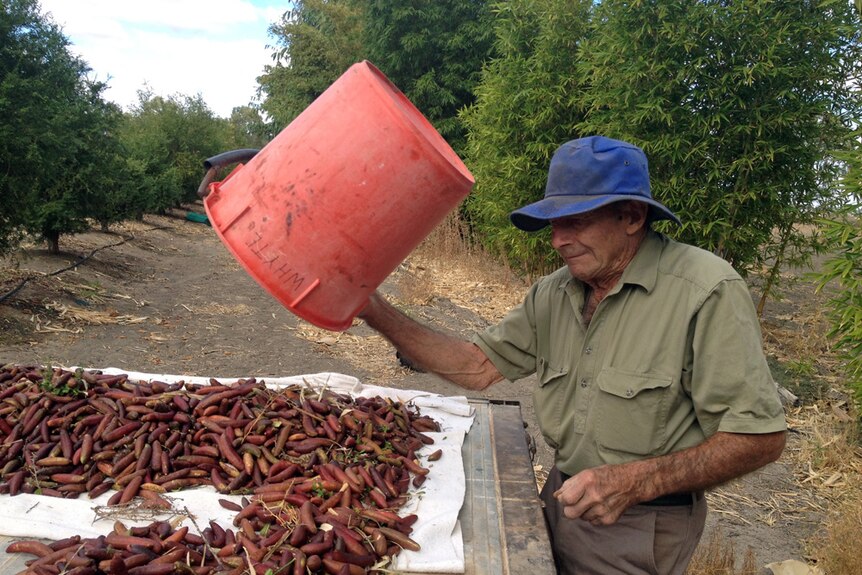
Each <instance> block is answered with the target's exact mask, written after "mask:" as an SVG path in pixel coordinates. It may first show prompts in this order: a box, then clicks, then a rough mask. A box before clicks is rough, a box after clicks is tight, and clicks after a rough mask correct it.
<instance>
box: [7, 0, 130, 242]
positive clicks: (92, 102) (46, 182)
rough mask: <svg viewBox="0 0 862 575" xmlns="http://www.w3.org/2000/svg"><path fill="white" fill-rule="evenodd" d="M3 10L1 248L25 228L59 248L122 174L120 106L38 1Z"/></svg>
mask: <svg viewBox="0 0 862 575" xmlns="http://www.w3.org/2000/svg"><path fill="white" fill-rule="evenodd" d="M2 7H3V10H2V13H0V164H2V167H0V195H2V199H3V201H2V205H3V209H2V210H0V251H5V250H8V249H10V248H11V247H12V246H14V245H15V242H16V241H17V240H18V239H19V238H20V237H21V234H22V233H23V232H26V233H29V234H31V235H33V236H37V237H41V238H43V239H45V240H47V241H48V244H49V248H50V249H51V251H53V252H57V251H59V239H60V235H61V234H63V233H74V232H77V231H81V230H84V229H86V228H87V227H88V226H89V223H88V218H90V217H92V216H93V215H94V210H95V209H97V208H99V207H103V206H104V205H105V204H104V197H105V195H106V194H108V193H109V191H113V190H114V188H115V185H116V184H117V182H118V181H120V180H122V177H121V175H119V174H118V173H116V172H112V171H111V166H112V165H114V161H115V160H116V159H117V156H116V154H117V150H116V149H114V148H112V146H111V145H110V144H109V140H110V138H111V133H112V132H113V130H114V127H115V126H116V121H117V117H118V116H117V114H118V110H117V109H116V107H113V108H112V107H111V106H109V105H107V104H106V103H105V102H104V101H103V100H102V97H101V94H102V91H103V90H104V89H105V87H106V86H105V85H104V84H102V83H98V82H93V81H90V80H89V79H88V78H87V73H88V72H89V68H88V67H87V65H86V63H85V62H84V61H82V60H80V59H79V58H77V57H75V56H73V55H72V54H71V52H70V51H69V49H68V45H69V42H68V40H67V39H66V37H65V36H64V35H63V34H62V32H61V30H60V28H59V27H58V26H56V25H55V24H54V23H53V22H52V21H51V20H50V19H49V18H48V17H46V16H43V15H41V14H40V12H39V5H38V3H37V2H35V1H33V0H11V1H9V2H4V3H3V5H2Z"/></svg>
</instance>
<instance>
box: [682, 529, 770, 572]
mask: <svg viewBox="0 0 862 575" xmlns="http://www.w3.org/2000/svg"><path fill="white" fill-rule="evenodd" d="M756 573H758V569H757V564H756V561H755V558H754V552H753V551H752V550H751V549H749V550H748V551H747V552H746V553H745V556H744V557H743V559H742V565H741V566H739V567H737V560H736V551H735V550H734V548H733V543H732V542H730V541H728V540H727V539H726V538H725V537H724V535H723V534H722V533H721V532H720V531H714V532H713V533H712V536H711V537H710V538H709V539H708V540H707V541H705V542H701V544H700V546H699V547H698V548H697V551H695V553H694V557H693V558H692V560H691V563H690V564H689V566H688V570H687V571H686V575H755V574H756Z"/></svg>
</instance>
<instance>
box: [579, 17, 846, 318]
mask: <svg viewBox="0 0 862 575" xmlns="http://www.w3.org/2000/svg"><path fill="white" fill-rule="evenodd" d="M595 22H596V23H597V25H596V31H595V35H594V36H593V38H591V39H590V40H589V41H588V42H586V43H585V44H584V47H583V50H582V52H581V55H582V57H581V66H582V67H581V70H582V71H583V73H584V74H585V76H586V78H587V81H588V82H589V84H590V90H589V91H588V93H587V97H586V98H585V99H584V102H583V103H584V105H585V109H586V111H587V118H586V120H585V121H584V122H582V123H581V124H579V125H578V130H579V131H581V132H582V133H602V134H605V135H608V136H612V137H619V138H623V139H628V140H631V141H633V142H635V143H638V144H640V145H642V146H643V148H644V149H645V151H646V152H647V156H648V157H649V158H650V165H651V173H652V184H653V193H654V195H655V196H656V197H658V198H659V199H660V200H662V201H665V202H667V203H668V204H669V205H670V207H671V208H672V209H674V210H675V211H676V212H677V214H678V215H680V217H681V219H682V220H683V225H682V227H681V228H680V229H677V230H674V233H675V234H676V235H677V236H678V237H679V238H681V239H683V240H685V241H688V242H690V243H694V244H697V245H700V246H702V247H704V248H706V249H709V250H712V251H714V252H715V253H717V254H719V255H721V256H722V257H724V258H725V259H727V260H728V261H730V262H731V263H732V264H733V265H735V266H736V267H737V269H739V270H740V271H741V272H742V273H743V274H745V273H747V272H751V271H753V270H760V269H762V268H764V267H765V266H767V265H770V264H771V265H772V267H771V271H770V273H768V274H767V281H766V284H765V286H764V298H765V296H766V295H768V294H769V292H770V291H772V290H773V289H774V288H775V285H776V282H777V280H778V278H779V277H780V276H779V274H778V273H777V272H778V270H779V269H780V268H781V267H782V266H783V265H785V264H787V263H789V261H790V260H794V261H796V262H800V261H803V260H805V259H806V258H807V257H809V256H810V255H811V253H812V251H813V250H815V249H816V248H817V246H818V244H817V243H816V237H812V236H806V235H804V234H803V233H802V227H801V226H800V224H810V223H814V222H815V221H816V219H817V218H818V216H820V215H821V214H822V213H823V211H824V210H828V209H830V207H831V206H832V204H833V201H832V200H833V194H834V188H835V183H836V180H837V177H838V175H839V173H840V170H839V165H838V164H837V163H836V162H835V161H834V160H833V159H832V158H831V157H830V150H833V149H840V148H842V147H843V146H844V145H845V142H846V141H847V137H848V133H849V131H850V127H851V126H852V122H853V121H854V119H856V120H858V119H859V117H860V106H862V101H860V99H859V98H858V97H857V96H855V95H854V94H853V89H852V79H853V78H858V77H859V73H860V70H862V68H860V66H862V53H860V44H859V41H858V33H859V32H858V31H859V23H860V22H859V15H858V13H856V12H855V10H854V9H853V7H852V5H851V4H850V3H849V2H848V1H847V0H826V1H823V2H819V1H817V2H815V1H813V0H812V1H808V0H804V1H803V0H800V1H794V2H772V1H771V0H752V1H750V2H718V1H714V0H667V1H662V2H649V1H636V2H624V1H618V0H605V1H604V2H602V3H601V4H599V6H598V8H597V13H596V19H595ZM764 301H765V299H764ZM761 308H762V303H761Z"/></svg>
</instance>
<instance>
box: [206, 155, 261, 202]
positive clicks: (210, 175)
mask: <svg viewBox="0 0 862 575" xmlns="http://www.w3.org/2000/svg"><path fill="white" fill-rule="evenodd" d="M259 151H260V150H259V149H257V148H242V149H240V150H231V151H230V152H222V153H221V154H218V155H217V156H213V157H211V158H207V159H206V160H204V168H206V171H207V173H206V174H205V175H204V179H203V180H202V181H201V185H200V186H198V197H200V198H201V199H203V198H206V197H207V196H208V195H209V193H210V184H211V183H212V181H213V180H214V179H215V177H216V173H217V172H218V171H219V170H220V169H221V168H223V167H225V166H228V165H230V164H236V163H241V162H247V161H248V160H250V159H252V158H253V157H255V156H256V155H257V153H258V152H259Z"/></svg>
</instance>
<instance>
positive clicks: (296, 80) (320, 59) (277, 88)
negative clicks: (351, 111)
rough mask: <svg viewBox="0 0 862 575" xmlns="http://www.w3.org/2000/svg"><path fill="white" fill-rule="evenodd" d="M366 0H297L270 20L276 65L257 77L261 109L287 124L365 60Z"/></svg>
mask: <svg viewBox="0 0 862 575" xmlns="http://www.w3.org/2000/svg"><path fill="white" fill-rule="evenodd" d="M363 3H364V0H297V1H296V2H293V6H294V8H293V10H289V11H287V12H285V13H284V15H283V16H282V19H281V21H279V22H276V23H274V24H272V25H271V26H270V28H269V33H270V35H271V36H273V37H274V38H275V40H276V45H275V47H274V48H275V51H274V52H273V55H272V59H273V62H274V63H273V64H272V65H270V66H267V67H266V69H265V71H264V74H263V75H261V76H260V77H259V78H258V83H259V85H260V92H261V93H262V94H263V96H264V98H263V104H262V108H263V110H264V111H265V112H266V113H267V114H268V115H269V117H270V118H271V119H272V121H273V123H274V125H275V126H276V127H277V128H283V127H284V126H286V125H287V124H289V123H290V122H291V121H292V120H293V119H294V118H295V117H296V116H298V115H299V114H300V113H301V112H302V111H303V110H305V108H307V107H308V105H309V104H311V102H313V101H314V99H315V98H317V97H318V96H319V95H320V94H322V93H323V91H324V90H326V88H328V87H329V85H330V84H332V83H333V82H334V81H335V80H336V79H338V77H339V76H341V74H343V73H344V71H345V70H347V68H349V67H350V66H351V65H352V64H354V63H356V62H358V61H360V60H362V59H363V58H364V53H365V52H364V48H363V45H362V30H363V26H364V12H363V11H362V6H363Z"/></svg>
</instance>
